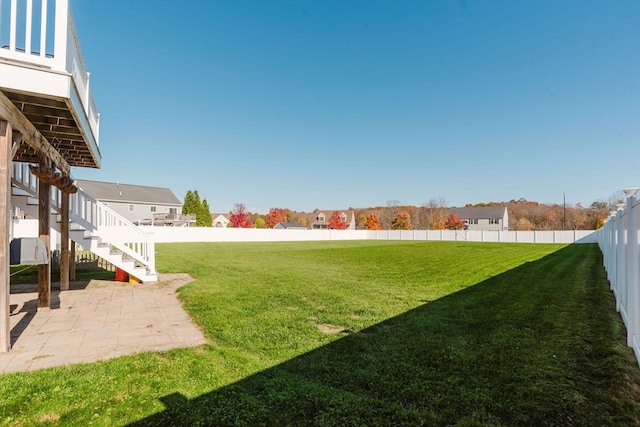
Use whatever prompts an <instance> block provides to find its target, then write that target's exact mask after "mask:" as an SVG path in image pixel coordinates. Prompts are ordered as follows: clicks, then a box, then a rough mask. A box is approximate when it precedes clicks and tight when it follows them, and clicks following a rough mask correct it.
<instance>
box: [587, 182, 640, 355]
mask: <svg viewBox="0 0 640 427" xmlns="http://www.w3.org/2000/svg"><path fill="white" fill-rule="evenodd" d="M637 190H638V189H637V188H634V189H628V190H625V193H626V194H627V202H626V206H625V204H623V203H621V204H619V205H618V210H617V211H615V212H612V213H611V216H610V217H609V219H608V220H607V222H606V223H605V224H604V226H603V227H602V228H601V229H599V230H598V232H597V237H598V245H599V246H600V250H601V251H602V256H603V263H604V267H605V270H606V271H607V277H608V279H609V283H610V285H611V290H612V291H613V294H614V296H615V298H616V310H618V311H619V312H620V315H621V317H622V321H623V322H624V325H625V326H626V328H627V345H628V346H629V347H631V348H633V351H634V353H635V355H636V359H637V360H638V363H639V364H640V248H639V247H638V232H639V229H640V202H638V198H637V196H636V192H637ZM625 207H626V209H625Z"/></svg>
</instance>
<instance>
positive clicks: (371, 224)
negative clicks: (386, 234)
mask: <svg viewBox="0 0 640 427" xmlns="http://www.w3.org/2000/svg"><path fill="white" fill-rule="evenodd" d="M364 228H365V230H382V227H381V226H380V220H379V219H378V216H377V215H376V214H369V216H367V219H366V221H365V223H364Z"/></svg>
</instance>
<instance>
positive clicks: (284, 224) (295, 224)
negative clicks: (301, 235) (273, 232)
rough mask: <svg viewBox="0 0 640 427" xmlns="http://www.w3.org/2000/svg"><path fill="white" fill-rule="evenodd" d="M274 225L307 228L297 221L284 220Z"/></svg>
mask: <svg viewBox="0 0 640 427" xmlns="http://www.w3.org/2000/svg"><path fill="white" fill-rule="evenodd" d="M275 227H279V228H304V229H306V228H307V227H305V226H304V225H302V224H300V223H299V222H284V221H281V222H279V223H278V224H276V225H275ZM275 227H274V228H275Z"/></svg>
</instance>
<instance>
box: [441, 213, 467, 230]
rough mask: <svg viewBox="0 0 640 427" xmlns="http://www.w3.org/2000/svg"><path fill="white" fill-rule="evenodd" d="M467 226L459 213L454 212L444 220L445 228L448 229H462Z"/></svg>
mask: <svg viewBox="0 0 640 427" xmlns="http://www.w3.org/2000/svg"><path fill="white" fill-rule="evenodd" d="M464 226H465V222H464V221H463V220H461V219H460V218H459V217H458V215H456V214H455V213H452V214H451V215H449V218H447V220H446V221H445V222H444V228H446V229H447V230H462V229H463V228H464Z"/></svg>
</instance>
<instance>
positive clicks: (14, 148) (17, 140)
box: [11, 130, 22, 160]
mask: <svg viewBox="0 0 640 427" xmlns="http://www.w3.org/2000/svg"><path fill="white" fill-rule="evenodd" d="M12 139H13V143H12V144H11V160H13V158H14V157H15V156H16V153H17V152H18V148H20V144H21V143H22V134H21V133H20V132H18V131H17V130H14V131H13V133H12Z"/></svg>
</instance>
